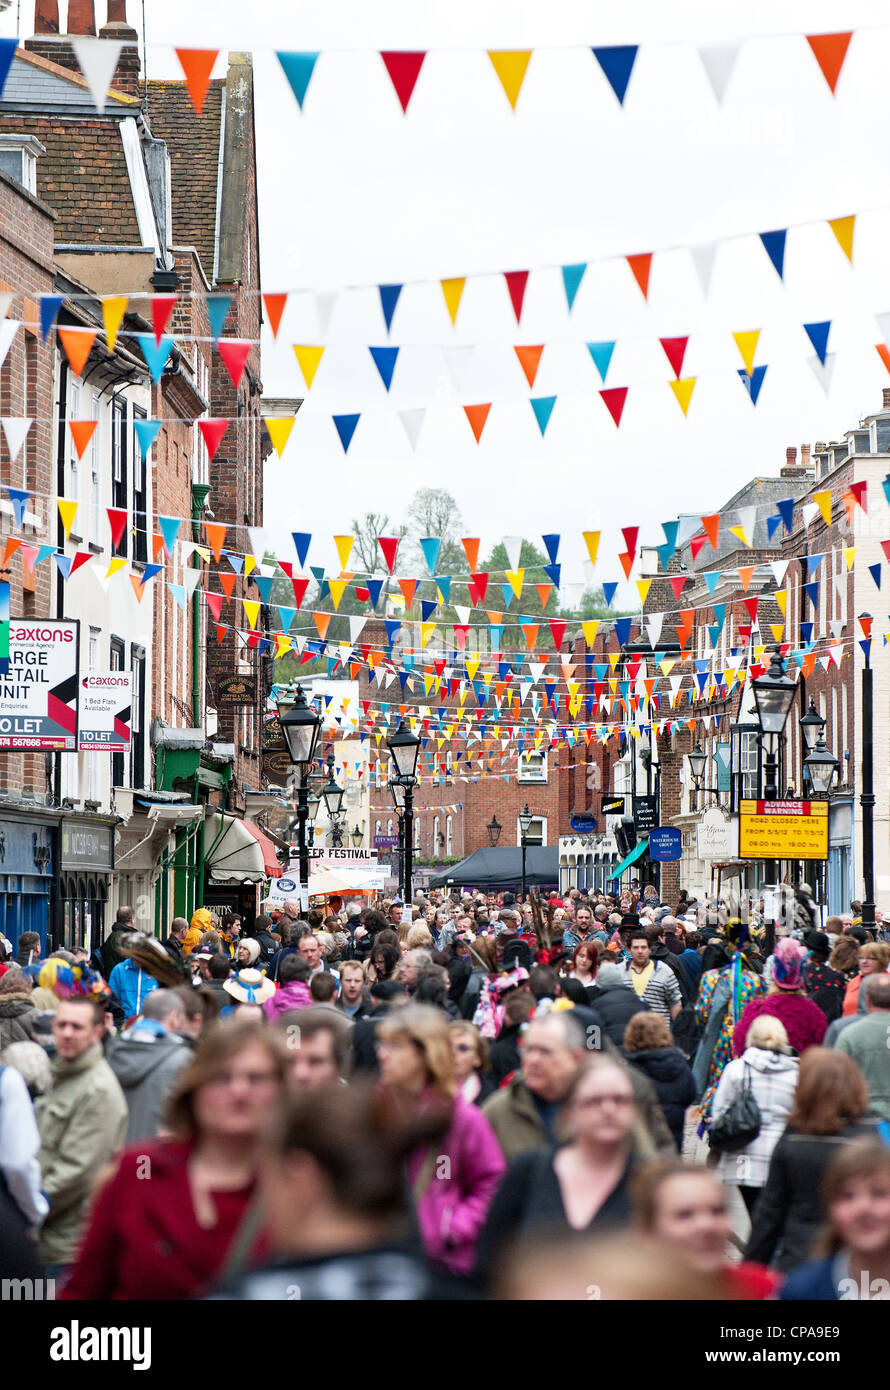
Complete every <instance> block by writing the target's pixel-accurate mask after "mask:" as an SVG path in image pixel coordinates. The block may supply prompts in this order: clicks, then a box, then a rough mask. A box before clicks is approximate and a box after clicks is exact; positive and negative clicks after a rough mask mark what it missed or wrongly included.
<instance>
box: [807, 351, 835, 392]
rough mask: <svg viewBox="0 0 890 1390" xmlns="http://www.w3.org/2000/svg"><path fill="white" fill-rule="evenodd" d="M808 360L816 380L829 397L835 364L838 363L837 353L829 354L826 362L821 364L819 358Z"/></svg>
mask: <svg viewBox="0 0 890 1390" xmlns="http://www.w3.org/2000/svg"><path fill="white" fill-rule="evenodd" d="M808 360H809V363H810V367H811V368H812V371H813V375H814V376H815V378H816V380H817V381H818V383H819V385H820V386H821V387H822V390H823V391H824V392H825V394H826V396H827V395H828V393H829V392H830V390H831V378H832V377H833V376H834V367H835V363H836V362H837V353H836V352H829V353H827V354H826V357H825V361H824V362H820V361H819V358H818V357H810V358H809V359H808Z"/></svg>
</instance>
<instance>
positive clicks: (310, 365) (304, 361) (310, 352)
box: [294, 343, 324, 390]
mask: <svg viewBox="0 0 890 1390" xmlns="http://www.w3.org/2000/svg"><path fill="white" fill-rule="evenodd" d="M294 356H295V357H296V359H297V366H298V367H299V368H300V371H301V372H302V373H303V380H304V381H305V383H306V389H307V390H311V389H312V383H313V381H314V380H315V373H316V372H317V371H318V364H319V362H320V361H321V359H322V357H323V356H324V348H323V347H317V346H315V345H312V344H309V343H294Z"/></svg>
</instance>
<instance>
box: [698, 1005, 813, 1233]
mask: <svg viewBox="0 0 890 1390" xmlns="http://www.w3.org/2000/svg"><path fill="white" fill-rule="evenodd" d="M797 1073H798V1067H797V1058H796V1057H793V1056H792V1055H791V1048H790V1047H789V1045H788V1034H787V1033H786V1031H785V1026H784V1024H783V1023H782V1022H781V1020H780V1019H778V1018H775V1017H774V1016H773V1015H771V1014H761V1015H760V1017H759V1018H755V1020H754V1022H753V1023H752V1024H751V1027H750V1028H749V1029H748V1034H747V1039H746V1047H745V1051H744V1052H743V1053H742V1055H741V1057H737V1058H735V1059H734V1060H733V1061H732V1062H730V1063H729V1064H728V1065H727V1067H726V1069H725V1071H724V1072H723V1075H722V1076H721V1078H720V1084H719V1086H718V1087H717V1091H716V1094H715V1096H714V1109H713V1113H712V1118H711V1125H712V1128H713V1126H714V1125H715V1124H716V1123H717V1121H718V1120H720V1118H721V1117H722V1116H723V1115H725V1114H726V1112H727V1111H728V1110H729V1107H730V1106H731V1105H732V1103H733V1101H735V1100H737V1099H738V1098H739V1096H740V1095H741V1094H742V1092H743V1091H744V1090H746V1089H747V1090H750V1092H751V1094H752V1095H753V1097H754V1100H755V1102H756V1104H757V1108H758V1109H759V1111H760V1130H759V1132H758V1133H757V1135H756V1136H755V1137H754V1138H753V1139H751V1140H750V1141H749V1142H748V1143H747V1144H745V1145H744V1147H743V1148H739V1149H733V1150H732V1152H723V1151H720V1150H718V1152H719V1153H720V1158H719V1161H718V1164H717V1167H718V1169H719V1171H720V1176H721V1178H722V1179H723V1181H724V1182H725V1183H726V1185H727V1186H728V1187H737V1188H738V1189H739V1192H740V1193H741V1196H742V1200H743V1201H744V1203H745V1206H746V1208H747V1210H748V1215H749V1216H750V1215H751V1214H752V1213H753V1211H754V1204H755V1202H756V1201H757V1198H758V1197H759V1196H760V1189H761V1188H762V1187H764V1186H765V1185H766V1179H767V1175H768V1173H769V1164H770V1159H771V1158H772V1154H773V1149H774V1148H775V1147H776V1145H777V1144H778V1142H779V1140H780V1139H781V1137H782V1134H783V1133H784V1131H785V1126H786V1124H787V1123H788V1116H789V1115H790V1114H791V1111H792V1110H793V1109H794V1094H795V1091H796V1090H797Z"/></svg>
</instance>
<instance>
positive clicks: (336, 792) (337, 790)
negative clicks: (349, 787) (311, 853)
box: [321, 752, 345, 849]
mask: <svg viewBox="0 0 890 1390" xmlns="http://www.w3.org/2000/svg"><path fill="white" fill-rule="evenodd" d="M327 767H328V780H327V782H326V783H325V785H324V786H323V787H322V789H321V795H322V797H323V799H324V804H325V809H326V811H327V813H328V820H329V821H330V822H331V843H332V844H333V846H334V849H340V848H342V845H343V836H342V834H341V831H340V823H339V820H338V817H339V815H340V811H341V809H342V807H343V797H344V796H345V792H344V790H343V788H342V787H341V786H340V785H339V784H338V783H337V782H336V780H335V778H334V754H333V753H332V752H331V753H329V754H328V756H327Z"/></svg>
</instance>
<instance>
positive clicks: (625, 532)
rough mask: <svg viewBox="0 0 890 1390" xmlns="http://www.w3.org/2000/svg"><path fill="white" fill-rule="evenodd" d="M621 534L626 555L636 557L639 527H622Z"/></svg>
mask: <svg viewBox="0 0 890 1390" xmlns="http://www.w3.org/2000/svg"><path fill="white" fill-rule="evenodd" d="M621 534H622V536H623V537H624V544H625V546H626V548H627V553H628V555H631V556H633V555H636V553H637V537H638V536H639V534H640V528H639V526H622V528H621Z"/></svg>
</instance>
